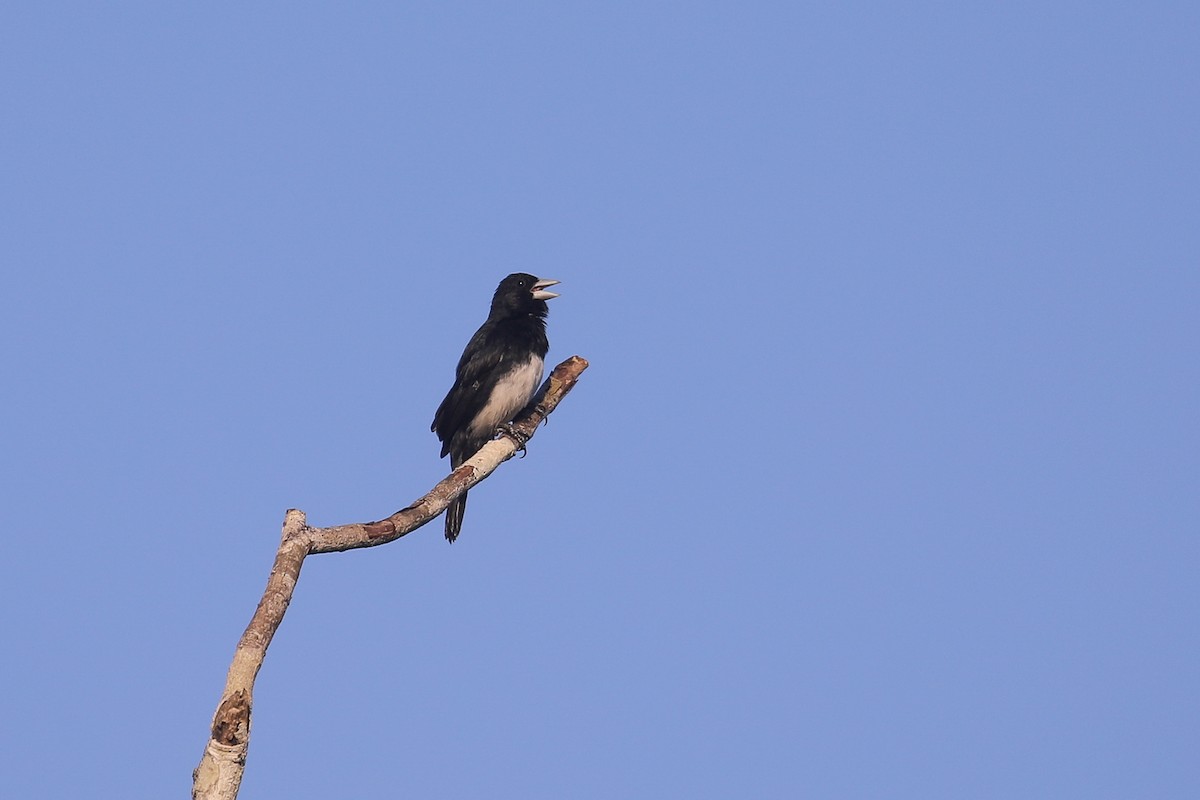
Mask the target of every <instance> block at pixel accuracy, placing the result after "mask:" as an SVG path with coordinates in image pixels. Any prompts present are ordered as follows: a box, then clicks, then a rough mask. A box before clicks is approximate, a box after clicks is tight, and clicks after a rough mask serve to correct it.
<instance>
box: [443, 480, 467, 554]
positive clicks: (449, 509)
mask: <svg viewBox="0 0 1200 800" xmlns="http://www.w3.org/2000/svg"><path fill="white" fill-rule="evenodd" d="M466 510H467V493H466V492H463V493H462V494H460V495H459V496H458V497H456V498H454V499H453V500H451V501H450V505H448V506H446V541H447V542H451V543H453V542H454V540H455V539H457V538H458V534H459V532H460V531H462V521H463V514H464V513H465V512H466Z"/></svg>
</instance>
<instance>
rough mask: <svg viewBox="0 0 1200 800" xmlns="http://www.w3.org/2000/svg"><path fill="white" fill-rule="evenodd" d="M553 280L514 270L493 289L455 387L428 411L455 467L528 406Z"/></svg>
mask: <svg viewBox="0 0 1200 800" xmlns="http://www.w3.org/2000/svg"><path fill="white" fill-rule="evenodd" d="M557 283H558V281H556V280H550V279H546V278H538V277H536V276H534V275H530V274H529V273H527V272H515V273H513V274H512V275H509V276H508V277H507V278H505V279H504V280H502V281H500V285H499V286H497V287H496V293H495V295H493V296H492V305H491V310H490V311H489V312H488V318H487V321H486V322H484V323H483V325H481V326H480V327H479V330H477V331H475V335H474V336H472V337H471V340H470V341H469V342H467V347H466V349H465V350H463V354H462V357H461V358H459V360H458V367H457V368H456V369H455V373H454V385H453V386H451V387H450V391H449V392H448V393H447V394H446V398H445V399H444V400H442V403H441V405H439V406H438V409H437V412H436V413H435V414H434V415H433V424H432V425H430V426H429V429H430V430H431V431H433V432H434V433H436V434H437V437H438V439H439V440H440V441H441V442H442V455H441V457H442V458H445V457H446V455H447V454H449V455H450V467H451V468H452V469H458V468H459V467H460V466H462V465H463V463H464V462H465V461H466V460H467V459H468V458H470V457H471V456H473V455H475V453H477V452H478V451H479V448H481V447H483V446H484V445H485V444H487V443H488V442H489V441H491V439H492V438H493V437H494V436H495V434H496V430H497V428H502V427H503V426H505V425H506V424H507V423H509V422H512V420H513V418H514V417H515V416H516V415H517V413H518V412H520V411H521V409H523V408H525V406H527V405H528V404H529V401H530V400H532V399H533V396H534V393H535V392H537V388H538V386H539V385H540V384H541V382H542V370H543V368H544V366H545V358H546V352H547V351H548V350H549V349H550V341H549V339H547V338H546V314H547V313H549V310H550V309H549V306H547V305H546V301H547V300H551V299H553V298H555V297H558V295H557V294H555V293H554V292H548V291H546V290H547V289H548V288H549V287H551V286H554V285H555V284H557ZM466 508H467V493H466V492H463V493H462V494H461V495H459V496H458V497H456V498H455V499H454V500H452V501H450V505H449V506H447V508H446V540H447V541H449V542H451V543H453V542H454V540H455V539H457V538H458V534H459V533H460V532H461V531H462V521H463V513H464V512H465V511H466Z"/></svg>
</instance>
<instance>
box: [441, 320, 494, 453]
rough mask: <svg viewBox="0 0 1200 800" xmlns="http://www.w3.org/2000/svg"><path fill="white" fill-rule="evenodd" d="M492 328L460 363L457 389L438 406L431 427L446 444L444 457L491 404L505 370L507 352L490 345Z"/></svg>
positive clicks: (485, 328) (465, 352) (479, 334)
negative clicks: (492, 395) (458, 438)
mask: <svg viewBox="0 0 1200 800" xmlns="http://www.w3.org/2000/svg"><path fill="white" fill-rule="evenodd" d="M491 332H492V328H491V327H490V326H489V325H487V324H484V325H483V327H481V328H480V329H479V330H478V331H476V332H475V335H474V336H472V337H471V341H470V342H468V343H467V347H466V349H465V350H463V354H462V358H460V359H459V361H458V368H457V370H456V371H455V378H454V386H453V387H451V389H450V392H449V393H448V394H447V395H446V399H445V400H443V401H442V404H441V405H440V406H438V410H437V412H436V413H435V414H434V415H433V425H432V426H431V427H430V429H431V430H433V431H434V432H435V433H437V435H438V438H439V439H441V441H442V443H443V444H442V455H443V456H445V455H446V453H448V452H449V451H450V439H451V438H452V437H453V436H454V434H455V433H458V432H460V431H464V430H465V429H466V427H467V426H468V425H469V424H470V423H471V420H472V419H474V417H475V415H476V414H477V413H479V410H480V409H481V408H483V406H484V405H485V404H486V403H487V400H488V397H489V396H490V395H491V393H492V389H493V388H495V386H496V382H497V381H498V380H499V379H500V376H501V374H502V373H503V372H504V370H503V369H502V368H501V367H502V365H503V363H504V360H505V350H504V348H501V347H496V346H494V345H493V344H492V343H491V342H490V341H489V339H490V334H491Z"/></svg>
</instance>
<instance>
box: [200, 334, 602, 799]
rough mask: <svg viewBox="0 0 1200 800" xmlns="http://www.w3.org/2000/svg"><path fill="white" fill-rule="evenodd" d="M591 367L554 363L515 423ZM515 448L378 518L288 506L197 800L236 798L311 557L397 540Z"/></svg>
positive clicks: (492, 453)
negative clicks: (283, 630) (273, 664)
mask: <svg viewBox="0 0 1200 800" xmlns="http://www.w3.org/2000/svg"><path fill="white" fill-rule="evenodd" d="M587 366H588V362H587V361H586V360H585V359H583V358H580V357H579V356H571V357H570V358H568V359H567V360H566V361H564V362H562V363H561V364H559V365H558V366H557V367H555V368H554V371H553V372H551V373H550V377H548V378H547V379H546V382H545V383H544V384H542V387H541V389H539V390H538V395H537V402H536V404H535V405H534V407H533V408H531V409H526V411H525V413H524V414H522V415H521V417H520V418H518V419H517V420H516V421H515V422H513V428H514V429H516V431H517V432H518V433H519V434H522V435H523V436H525V437H526V438H532V437H533V435H534V433H536V432H537V428H538V425H540V424H541V423H542V421H543V420H545V419H546V417H548V416H549V415H550V414H551V413H552V412H553V411H554V409H555V408H556V407H557V406H558V403H559V401H561V400H562V399H563V397H565V396H566V394H567V392H569V391H571V389H572V388H573V387H574V386H575V383H576V382H577V381H578V380H579V376H580V375H581V374H582V373H583V371H584V370H585V369H587ZM517 451H518V447H517V444H516V442H514V441H513V440H512V439H511V438H509V437H507V436H502V437H501V438H499V439H496V440H494V441H491V442H488V443H487V444H486V445H484V447H483V448H482V449H481V450H480V451H479V452H478V453H476V454H475V455H474V456H472V457H471V458H470V459H468V460H467V462H466V463H464V464H463V465H462V466H461V467H459V468H458V469H456V470H454V472H452V473H450V475H448V476H447V477H446V478H444V479H443V480H442V481H440V482H439V483H438V484H437V485H436V486H434V487H433V489H431V490H430V491H429V492H428V493H427V494H426V495H425V496H424V497H422V498H420V499H419V500H417V501H416V502H414V503H412V504H411V505H409V506H407V507H405V508H402V509H400V510H399V511H397V512H396V513H395V514H392V515H391V516H390V517H388V518H386V519H381V520H378V521H376V522H360V523H352V524H349V525H337V526H334V527H331V528H312V527H309V526H308V524H307V522H306V519H305V516H304V512H303V511H299V510H296V509H291V510H289V511H288V512H287V514H286V516H285V517H284V521H283V536H282V539H281V541H280V544H279V550H278V551H277V552H276V553H275V564H274V565H273V566H272V567H271V575H270V577H269V578H268V579H267V588H266V589H265V590H264V591H263V596H262V599H261V600H260V601H259V603H258V608H257V609H255V611H254V616H253V617H252V618H251V619H250V624H249V625H247V626H246V630H245V632H244V633H243V634H242V638H241V639H240V640H239V641H238V645H237V649H236V650H234V653H233V662H232V663H231V664H230V666H229V673H228V675H227V676H226V678H225V691H224V693H223V694H222V695H221V702H220V703H219V704H218V706H217V711H216V713H215V714H214V715H213V723H212V733H211V736H210V738H209V740H208V744H207V746H206V747H205V748H204V755H203V756H202V757H201V758H200V764H199V766H197V767H196V769H195V771H193V772H192V797H193V799H194V800H234V798H236V797H237V794H238V790H239V789H240V788H241V784H242V773H243V771H244V769H245V766H246V753H247V750H248V748H249V746H250V708H251V705H252V698H253V692H254V679H255V677H257V675H258V670H259V669H260V668H261V667H262V663H263V659H264V658H266V655H267V647H268V645H270V644H271V639H272V637H274V635H275V631H277V630H278V629H279V625H280V623H281V622H283V615H284V614H285V613H286V612H287V607H288V604H289V603H290V602H291V601H292V594H293V593H294V592H295V590H296V582H297V581H298V580H299V579H300V568H301V567H302V566H303V565H304V559H305V557H307V556H309V555H312V554H315V553H334V552H339V551H342V550H352V549H354V548H358V547H374V546H376V545H381V544H387V543H388V542H393V541H395V540H396V539H399V538H400V537H401V536H404V535H405V534H408V533H411V532H412V531H414V530H416V529H417V528H419V527H421V526H422V525H424V524H425V523H427V522H429V521H430V520H432V519H434V518H435V517H437V515H438V514H440V513H442V512H443V511H445V509H446V506H447V505H449V504H450V501H451V500H453V499H454V498H456V497H458V496H459V495H460V494H462V493H463V492H465V491H466V490H468V489H470V488H471V487H472V486H474V485H475V484H477V483H479V482H480V481H482V480H484V479H485V478H487V476H488V475H491V474H492V473H493V472H494V471H495V470H496V468H497V467H499V466H500V465H501V464H502V463H504V462H505V461H507V460H508V459H510V458H512V457H513V455H515V454H516V453H517Z"/></svg>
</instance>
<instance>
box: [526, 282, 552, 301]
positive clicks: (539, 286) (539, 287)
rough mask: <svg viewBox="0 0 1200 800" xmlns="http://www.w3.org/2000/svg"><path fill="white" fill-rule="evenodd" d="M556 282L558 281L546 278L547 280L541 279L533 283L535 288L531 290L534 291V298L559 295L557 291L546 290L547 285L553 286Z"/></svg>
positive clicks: (539, 298)
mask: <svg viewBox="0 0 1200 800" xmlns="http://www.w3.org/2000/svg"><path fill="white" fill-rule="evenodd" d="M556 283H558V281H554V280H550V279H549V278H546V279H545V280H540V281H538V282H537V283H535V284H534V285H533V289H532V290H531V291H532V292H533V299H534V300H550V299H552V298H555V297H558V294H557V293H556V292H547V291H545V289H546V287H547V286H553V285H554V284H556Z"/></svg>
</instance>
